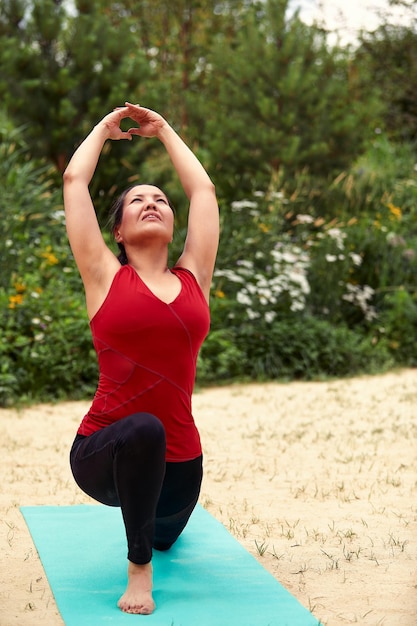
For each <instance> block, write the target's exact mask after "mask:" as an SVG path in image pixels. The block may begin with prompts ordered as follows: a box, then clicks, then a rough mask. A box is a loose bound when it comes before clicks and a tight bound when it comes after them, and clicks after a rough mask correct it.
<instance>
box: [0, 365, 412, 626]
mask: <svg viewBox="0 0 417 626" xmlns="http://www.w3.org/2000/svg"><path fill="white" fill-rule="evenodd" d="M88 405H89V403H88V402H69V403H63V404H57V405H40V406H33V407H30V408H25V409H22V410H6V409H4V410H0V433H1V437H0V464H1V475H2V491H1V494H0V554H1V561H0V562H1V571H0V625H1V626H14V625H16V626H35V625H38V624H39V625H41V624H42V625H45V624H46V625H47V626H62V625H63V622H62V620H61V618H60V616H59V613H58V610H57V608H56V605H55V602H54V599H53V596H52V594H51V591H50V588H49V586H48V582H47V579H46V577H45V574H44V572H43V569H42V566H41V564H40V561H39V558H38V556H37V553H36V549H35V548H34V545H33V543H32V540H31V537H30V535H29V532H28V529H27V527H26V525H25V522H24V520H23V518H22V516H21V513H20V510H19V507H20V506H21V505H41V504H55V505H68V504H75V503H82V502H90V500H89V499H88V498H87V497H86V496H84V495H83V494H82V493H81V492H80V491H79V490H78V488H77V487H76V485H75V484H74V482H73V479H72V476H71V474H70V470H69V467H68V461H67V457H68V451H69V446H70V444H71V441H72V437H73V434H74V431H75V430H76V427H77V425H78V422H79V420H80V419H81V417H82V415H83V414H84V412H85V411H86V409H87V407H88ZM416 411H417V371H416V370H405V371H404V370H403V371H400V372H392V373H389V374H386V375H383V376H377V377H364V378H355V379H349V380H343V381H330V382H316V383H290V384H285V385H283V384H275V383H273V384H264V385H260V384H253V385H235V386H231V387H223V388H215V389H209V390H203V391H200V392H198V393H196V395H195V397H194V413H195V418H196V421H197V423H198V425H199V428H200V431H201V435H202V440H203V446H204V450H205V478H204V484H203V489H202V494H201V504H202V505H203V506H204V507H206V508H207V509H208V511H210V512H211V513H212V514H213V515H214V516H215V517H217V518H218V519H219V520H220V521H221V522H222V523H223V524H224V525H225V526H226V527H227V528H228V529H229V530H230V532H231V533H232V534H233V535H234V536H235V537H236V538H237V539H238V540H239V541H240V542H241V543H242V544H243V545H244V546H245V547H246V548H247V549H248V550H249V551H250V552H251V553H252V554H253V555H255V557H256V558H257V559H258V560H259V561H260V563H262V565H263V566H264V567H265V568H267V569H268V570H269V571H270V572H271V573H272V574H273V576H275V577H276V578H277V579H278V580H279V581H280V582H281V583H282V584H283V585H284V586H285V587H286V588H287V589H288V590H289V591H290V592H291V593H292V594H293V595H294V596H295V597H296V598H298V599H299V601H300V602H301V603H302V604H303V605H304V606H305V607H307V608H308V609H309V610H310V611H312V612H313V613H314V615H315V616H316V617H317V618H319V619H320V620H321V621H322V624H323V625H326V626H336V625H339V624H340V625H342V624H360V625H373V626H376V625H384V626H416V624H417V498H416V484H417V470H416V457H417V420H416ZM116 600H117V598H115V601H116ZM138 619H144V618H140V617H138ZM145 619H146V618H145ZM213 626H215V625H213ZM254 626H256V624H254Z"/></svg>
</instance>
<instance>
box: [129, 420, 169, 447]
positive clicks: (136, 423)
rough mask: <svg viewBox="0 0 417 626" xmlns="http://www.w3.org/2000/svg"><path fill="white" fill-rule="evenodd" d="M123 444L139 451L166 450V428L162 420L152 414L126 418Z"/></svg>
mask: <svg viewBox="0 0 417 626" xmlns="http://www.w3.org/2000/svg"><path fill="white" fill-rule="evenodd" d="M125 420H126V422H125V428H124V429H123V436H122V438H121V439H122V443H123V444H125V445H126V444H131V445H132V446H133V447H134V448H136V449H138V448H141V447H142V446H146V448H147V449H149V448H160V447H163V448H165V445H166V444H165V428H164V425H163V424H162V422H161V420H159V419H158V418H157V417H156V416H155V415H152V414H151V413H134V414H133V415H129V417H127V418H125Z"/></svg>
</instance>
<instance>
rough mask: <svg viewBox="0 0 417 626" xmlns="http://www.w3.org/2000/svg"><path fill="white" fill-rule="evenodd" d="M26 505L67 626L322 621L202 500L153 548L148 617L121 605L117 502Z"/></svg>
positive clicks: (271, 625) (260, 625)
mask: <svg viewBox="0 0 417 626" xmlns="http://www.w3.org/2000/svg"><path fill="white" fill-rule="evenodd" d="M21 511H22V513H23V516H24V518H25V520H26V523H27V525H28V527H29V530H30V533H31V535H32V538H33V540H34V543H35V546H36V548H37V550H38V553H39V556H40V558H41V561H42V564H43V567H44V569H45V572H46V575H47V577H48V581H49V584H50V586H51V589H52V592H53V594H54V597H55V600H56V602H57V605H58V609H59V611H60V613H61V615H62V618H63V620H64V623H65V625H66V626H101V624H103V625H107V624H111V625H116V626H119V625H120V626H126V625H127V626H128V625H129V624H132V625H133V624H138V625H141V624H143V625H145V626H319V622H318V621H317V620H316V619H315V618H314V617H313V615H312V614H311V613H310V612H309V611H307V609H305V608H304V607H303V606H302V605H301V604H300V603H299V602H298V600H296V599H295V598H294V597H293V596H292V595H291V594H290V593H289V592H288V591H287V590H286V589H285V588H284V587H283V586H282V585H280V583H279V582H278V581H277V580H276V579H275V578H274V577H273V576H272V575H271V574H269V572H267V571H266V570H265V569H264V568H263V567H262V566H261V565H260V564H259V563H258V562H257V560H256V559H255V558H254V557H253V556H252V555H250V554H249V553H248V552H247V551H246V550H245V549H244V548H243V547H242V546H241V545H240V544H239V542H238V541H236V540H235V539H234V538H233V537H232V536H231V535H230V533H229V532H228V531H227V530H226V529H225V528H224V527H223V525H222V524H220V522H218V521H217V520H216V519H215V518H214V517H213V516H212V515H210V514H209V513H208V512H207V511H205V510H204V509H203V508H202V507H201V506H197V508H196V509H195V511H194V513H193V514H192V516H191V518H190V521H189V523H188V525H187V527H186V529H185V531H184V532H183V534H182V535H181V537H180V538H179V539H178V541H177V542H176V544H175V545H174V546H173V547H172V548H171V550H169V551H168V552H157V551H155V553H154V557H153V568H154V599H155V602H156V606H157V608H156V611H155V612H154V613H153V614H152V615H146V616H144V615H130V614H125V613H122V612H121V611H120V610H119V609H118V608H117V600H118V599H119V597H120V596H121V595H122V593H123V592H124V590H125V587H126V568H127V561H126V539H125V534H124V527H123V522H122V519H121V513H120V510H119V509H116V508H111V507H105V506H101V505H77V506H34V507H32V506H30V507H22V508H21Z"/></svg>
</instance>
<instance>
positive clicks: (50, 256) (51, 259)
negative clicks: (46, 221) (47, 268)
mask: <svg viewBox="0 0 417 626" xmlns="http://www.w3.org/2000/svg"><path fill="white" fill-rule="evenodd" d="M41 257H43V258H44V259H46V260H47V262H48V265H56V264H57V263H59V261H58V259H57V258H56V256H55V254H54V253H53V252H52V248H51V246H48V247H47V248H46V250H45V252H42V254H41Z"/></svg>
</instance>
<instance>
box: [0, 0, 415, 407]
mask: <svg viewBox="0 0 417 626" xmlns="http://www.w3.org/2000/svg"><path fill="white" fill-rule="evenodd" d="M68 6H69V5H68V4H66V3H62V2H60V1H59V0H56V1H53V0H47V1H46V0H45V1H43V2H40V1H39V0H13V2H12V1H9V0H7V1H6V2H2V3H1V4H0V35H1V38H0V62H1V65H2V73H1V76H0V95H1V96H2V102H3V107H4V108H3V109H2V110H0V180H1V182H2V193H1V195H0V209H1V213H2V222H1V223H0V236H1V237H2V242H3V246H2V249H1V252H0V266H1V272H0V307H1V311H2V316H1V322H0V357H1V364H0V404H1V405H7V404H10V403H15V402H18V401H25V400H28V399H59V398H61V397H81V396H84V395H91V394H92V393H93V391H94V389H95V385H96V377H97V368H96V357H95V354H94V351H93V347H92V342H91V337H90V331H89V327H88V319H87V316H86V313H85V304H84V294H83V289H82V284H81V280H80V278H79V276H78V273H77V271H76V268H75V264H74V261H73V258H72V255H71V252H70V249H69V246H68V243H67V239H66V235H65V226H64V220H63V210H62V209H63V207H62V196H61V180H60V176H59V174H60V171H62V169H63V167H64V166H65V163H66V161H67V159H68V157H69V155H70V154H71V152H72V151H73V149H74V147H75V145H76V144H77V143H78V142H79V141H80V140H81V139H82V138H83V137H84V136H85V134H86V133H87V132H88V131H89V129H90V128H91V126H92V125H93V124H94V123H95V121H96V120H97V119H98V118H99V117H101V116H102V115H103V113H104V112H106V111H107V110H110V109H111V108H113V106H114V105H115V104H119V101H120V97H121V94H123V99H124V97H125V96H126V95H128V96H129V98H132V99H134V101H140V102H142V103H144V104H147V105H149V106H151V107H155V108H157V109H158V110H160V111H161V112H162V113H163V114H165V115H166V116H167V117H168V118H169V119H170V121H172V122H173V123H174V124H175V125H180V127H181V133H182V134H183V135H184V137H185V138H186V139H187V141H188V143H189V144H190V145H191V146H192V148H193V149H194V150H195V151H196V152H197V154H198V156H199V157H200V158H201V160H202V162H203V163H204V164H205V165H206V166H207V168H208V170H209V172H210V174H211V175H212V177H213V179H214V182H215V183H216V187H217V191H218V195H219V198H220V201H221V222H222V237H221V243H220V249H219V255H218V262H217V268H216V273H215V276H214V281H213V290H212V303H211V311H212V329H211V333H210V334H209V337H208V338H207V340H206V342H205V344H204V346H203V348H202V350H201V354H200V358H199V363H198V380H199V382H200V383H201V384H205V383H210V384H211V383H213V382H214V383H219V382H220V381H226V380H227V381H230V380H237V379H239V380H242V379H261V380H266V379H276V378H279V379H285V378H286V379H291V378H318V377H323V376H345V375H352V374H356V373H360V372H364V371H366V372H372V371H376V370H381V369H384V368H386V367H390V366H415V365H416V364H417V347H416V346H417V343H416V328H417V286H416V276H417V212H416V201H417V184H416V179H415V168H416V163H415V137H414V135H413V132H414V131H413V129H414V130H415V124H414V121H413V120H414V118H413V115H414V113H413V107H414V108H415V106H414V104H415V102H414V100H415V99H414V100H413V98H414V92H413V89H414V87H413V86H412V83H413V81H408V80H406V79H405V77H407V78H408V76H412V75H413V72H414V66H413V63H414V57H413V42H414V40H415V33H414V30H413V29H412V28H410V29H402V30H401V29H399V30H398V29H394V28H391V27H389V25H385V30H381V31H379V32H377V33H375V34H374V37H371V36H369V37H368V38H367V39H366V41H365V39H364V40H363V42H362V45H361V46H360V48H359V50H358V52H357V54H353V55H352V54H351V51H350V50H343V49H339V48H337V47H336V48H330V47H329V46H328V44H327V39H326V37H325V33H324V32H322V31H321V30H320V28H318V27H317V26H311V27H310V26H306V25H305V24H303V23H302V22H301V21H300V20H299V17H298V15H297V14H295V15H293V16H292V17H288V3H287V2H286V0H269V1H267V2H258V1H256V0H255V1H252V0H250V1H248V0H231V1H230V2H227V3H217V4H215V5H213V3H209V2H208V1H206V0H201V1H199V2H190V1H189V0H181V1H180V2H177V3H175V5H172V3H169V2H168V0H158V2H148V1H147V0H143V1H142V2H138V1H137V0H124V1H123V2H119V3H113V4H112V5H111V7H110V6H109V4H108V3H106V2H105V1H104V0H76V2H75V3H74V10H73V11H71V12H68V11H67V7H68ZM168 9H169V10H168ZM121 38H122V39H123V46H121V45H120V41H121ZM402 46H404V53H405V54H404V58H403V59H402V60H401V63H396V62H395V63H394V60H395V59H396V58H397V55H398V50H401V47H402ZM126 50H127V51H129V52H128V53H126ZM132 51H133V52H132ZM382 53H383V55H382ZM390 55H391V56H390ZM385 59H388V60H387V62H386V63H385ZM138 77H139V79H138ZM375 77H378V80H377V81H375V80H373V79H374V78H375ZM377 83H379V85H381V87H382V88H383V94H382V92H381V89H380V87H379V85H378V84H377ZM414 83H415V81H414ZM410 85H411V87H410ZM382 95H383V96H384V97H381V96H382ZM28 102H30V106H28V104H27V103H28ZM213 103H215V106H214V104H213ZM22 124H23V126H22ZM17 127H19V129H18V130H17ZM404 137H405V138H407V139H412V141H403V140H402V141H401V142H400V141H398V138H401V139H403V138H404ZM132 148H133V149H132ZM138 172H140V174H139V173H138ZM136 180H142V181H147V182H148V181H150V182H154V183H156V184H159V185H161V186H162V187H163V188H164V189H165V191H166V192H167V193H168V195H169V196H170V198H171V200H172V201H173V203H174V205H175V206H176V209H177V210H176V213H177V232H176V234H175V238H174V243H173V248H172V250H171V254H170V259H171V262H175V260H176V258H177V257H178V254H179V251H180V249H181V247H182V244H183V240H184V235H185V228H186V214H185V211H183V207H184V206H185V203H186V200H185V198H184V194H183V192H182V190H181V189H180V186H179V183H178V180H177V179H176V177H175V176H174V175H173V174H172V168H171V165H170V162H169V158H168V157H167V155H166V154H165V152H164V151H163V149H162V148H161V146H160V145H159V144H158V142H155V141H152V140H150V141H146V140H140V141H139V140H138V141H134V142H132V143H130V142H129V143H128V142H108V143H107V144H106V146H105V148H104V151H103V156H102V159H101V162H100V167H99V169H98V172H97V174H96V176H95V178H94V180H93V183H92V185H91V191H92V195H93V197H94V199H95V203H96V205H97V207H98V210H99V215H100V218H101V220H102V221H103V222H104V209H105V207H106V206H107V205H109V204H110V201H111V199H112V197H113V195H114V194H115V193H117V192H118V190H120V188H121V187H123V186H125V184H128V183H131V182H134V181H136Z"/></svg>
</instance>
